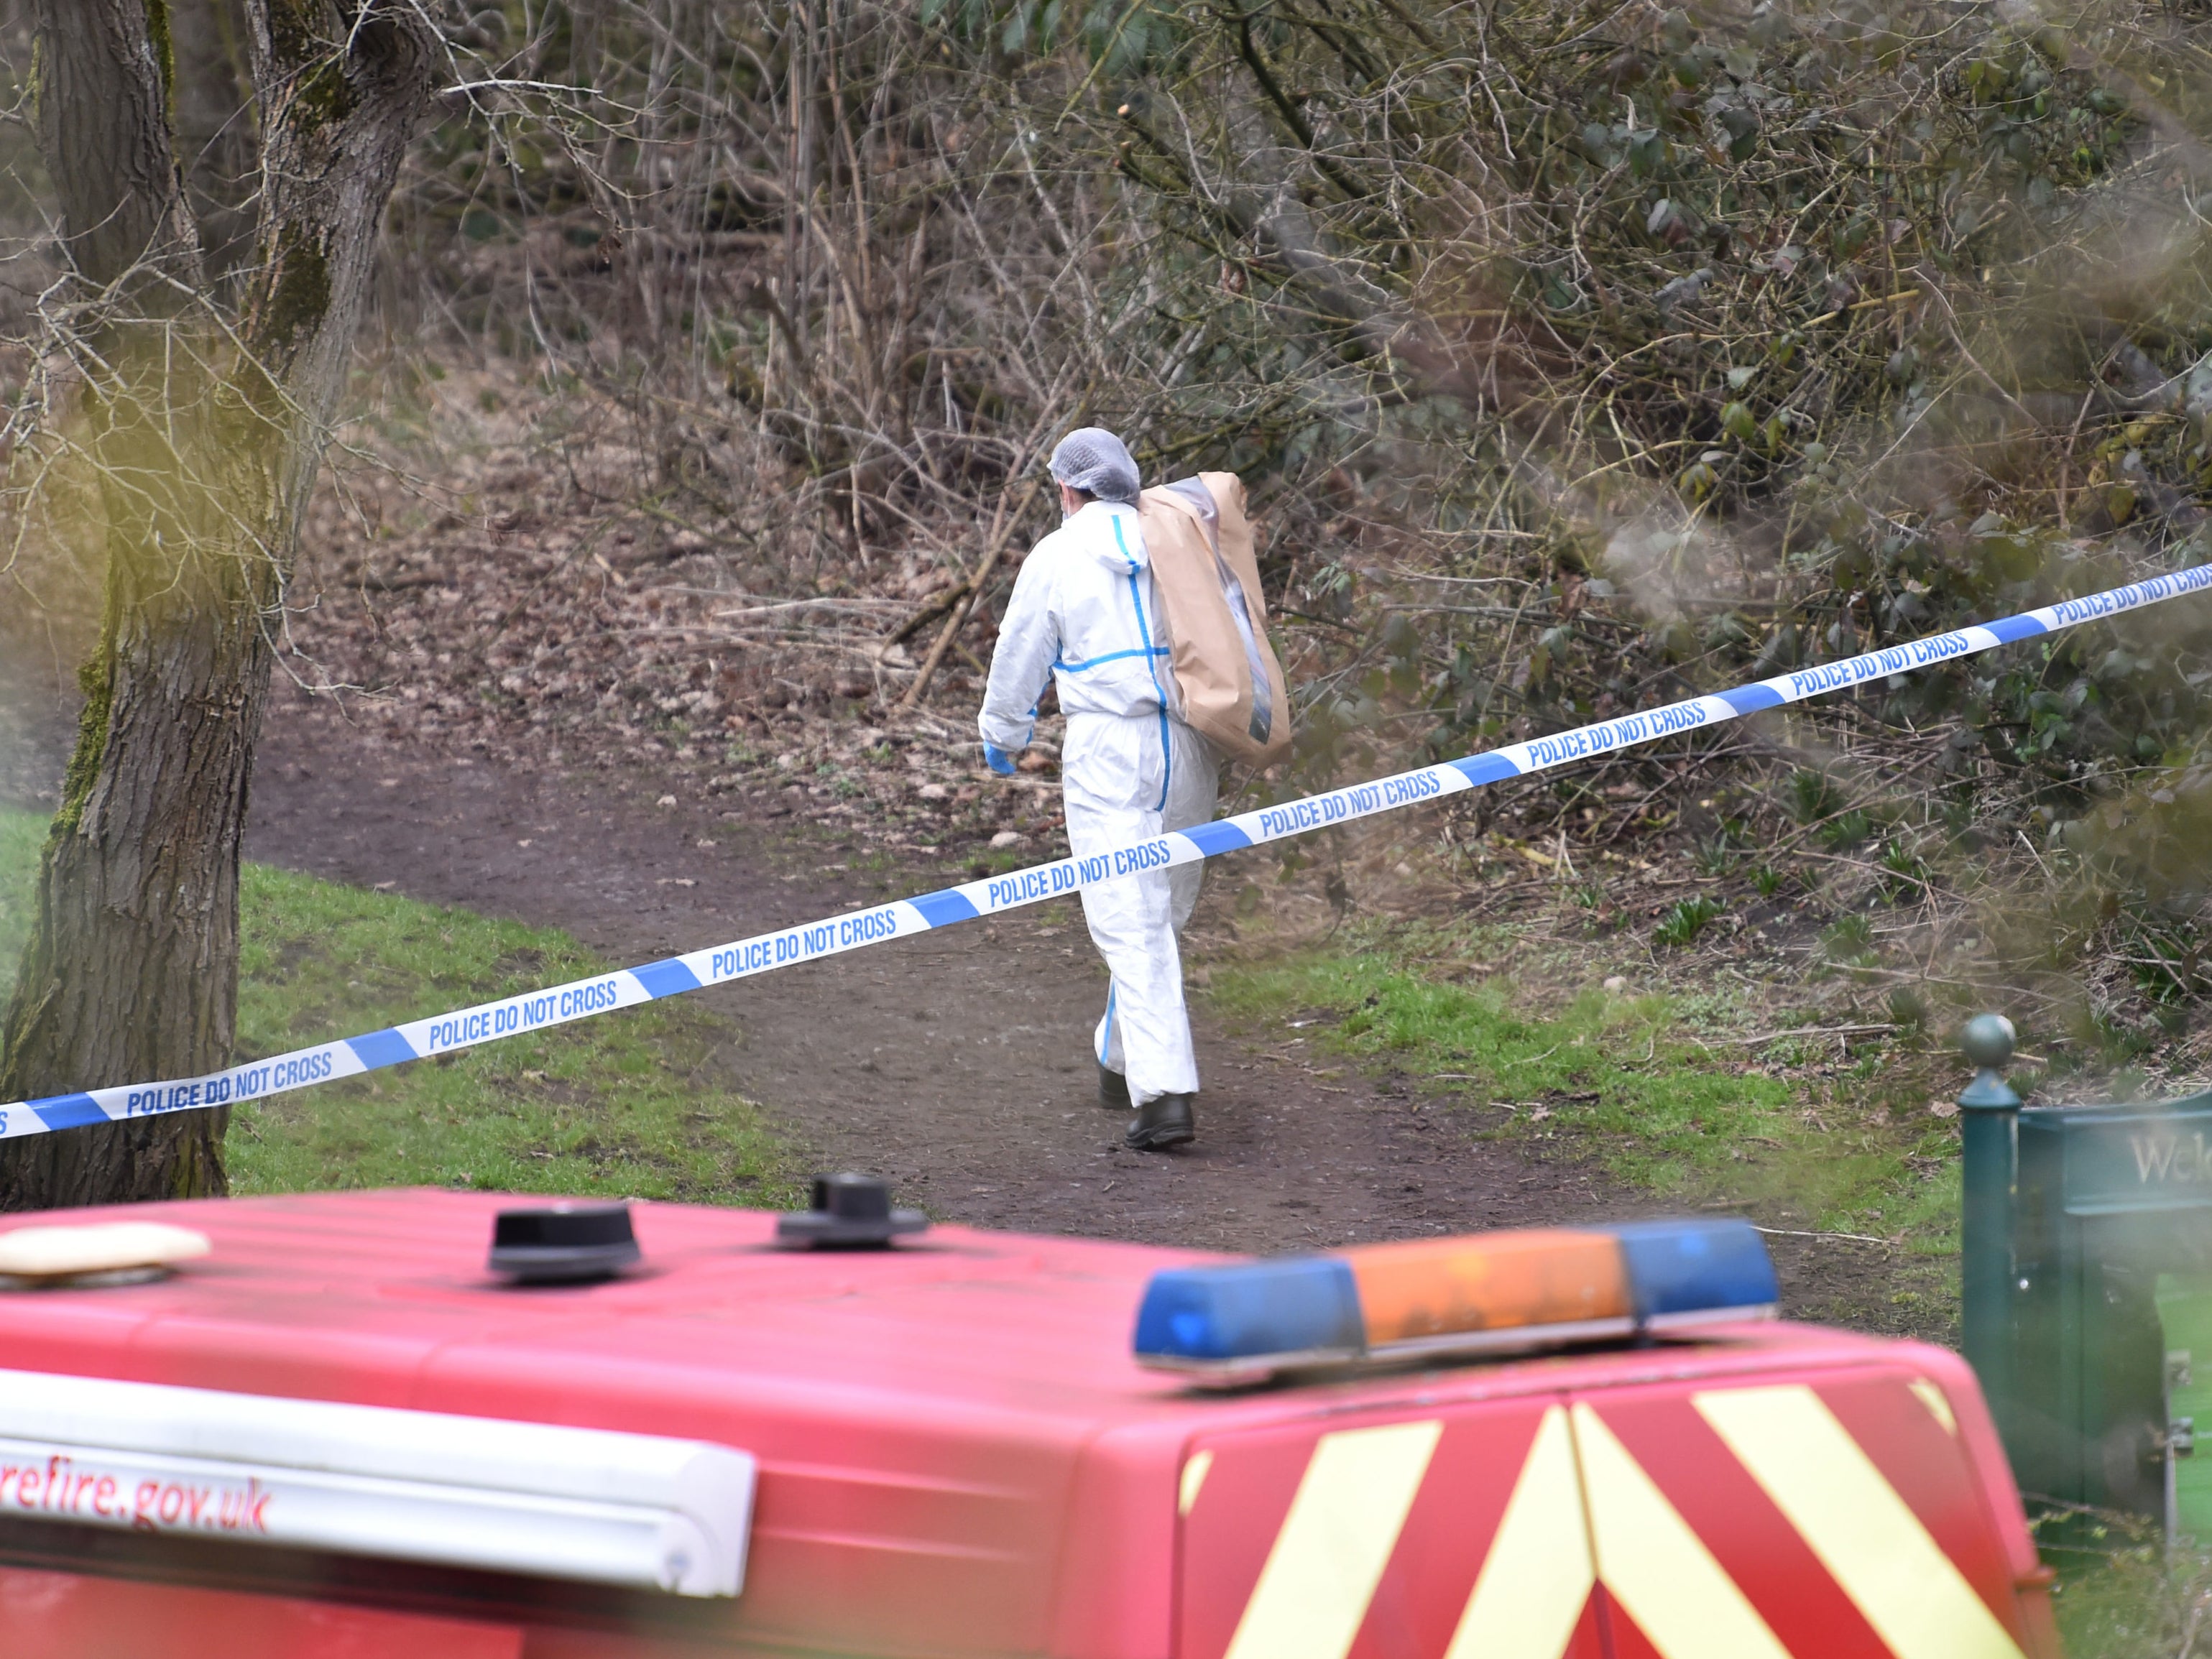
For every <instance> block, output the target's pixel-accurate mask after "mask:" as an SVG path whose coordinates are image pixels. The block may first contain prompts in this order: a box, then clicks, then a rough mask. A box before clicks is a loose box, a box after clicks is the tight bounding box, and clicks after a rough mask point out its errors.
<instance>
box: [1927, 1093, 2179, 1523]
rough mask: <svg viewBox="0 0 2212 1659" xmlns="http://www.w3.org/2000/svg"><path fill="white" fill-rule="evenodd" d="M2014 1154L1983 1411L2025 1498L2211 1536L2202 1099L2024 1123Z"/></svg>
mask: <svg viewBox="0 0 2212 1659" xmlns="http://www.w3.org/2000/svg"><path fill="white" fill-rule="evenodd" d="M2015 1146H2016V1157H2017V1174H2016V1177H2015V1182H2013V1184H2012V1195H2013V1203H2012V1206H2011V1212H2012V1213H2011V1226H2010V1228H2009V1233H2010V1237H2009V1241H2008V1243H2009V1250H2008V1255H2009V1271H2008V1274H2007V1275H2006V1277H2005V1279H2004V1280H2003V1281H2002V1284H2003V1288H2004V1293H2005V1295H2006V1297H2007V1300H2008V1303H2009V1306H2008V1307H2007V1308H2005V1309H2003V1310H2002V1325H2001V1328H2002V1330H2003V1331H2004V1332H2005V1335H2006V1338H2007V1340H2005V1342H2004V1343H2003V1346H2004V1349H2005V1350H2006V1352H2004V1353H2003V1355H2002V1364H2001V1365H1999V1366H1996V1367H1992V1368H1990V1370H1991V1371H1992V1372H1993V1373H1994V1374H1995V1376H1996V1377H1999V1378H2001V1379H2002V1391H2000V1390H1999V1389H1991V1390H1990V1392H1991V1396H1992V1397H1991V1402H1990V1403H1991V1407H1992V1409H1993V1410H1994V1411H1995V1413H1996V1417H1997V1421H1998V1426H1999V1429H2000V1431H2002V1434H2003V1436H2004V1440H2005V1444H2006V1449H2007V1450H2008V1452H2009V1453H2010V1455H2011V1456H2012V1461H2013V1469H2014V1473H2015V1475H2016V1476H2017V1477H2018V1479H2019V1481H2020V1485H2021V1491H2022V1492H2023V1493H2024V1494H2025V1495H2027V1497H2028V1498H2029V1499H2030V1501H2031V1502H2035V1501H2036V1500H2038V1499H2041V1500H2044V1501H2045V1504H2046V1505H2047V1506H2050V1507H2054V1508H2056V1509H2058V1510H2062V1511H2063V1510H2070V1508H2071V1507H2072V1506H2075V1505H2081V1506H2086V1507H2087V1508H2092V1509H2101V1510H2123V1511H2128V1512H2131V1513H2133V1514H2135V1515H2137V1516H2141V1517H2142V1518H2143V1519H2144V1520H2146V1521H2148V1522H2154V1523H2155V1524H2157V1525H2160V1526H2162V1527H2164V1528H2167V1529H2169V1530H2170V1531H2179V1532H2184V1533H2189V1534H2194V1535H2196V1536H2197V1537H2198V1538H2200V1539H2203V1540H2207V1541H2212V1455H2208V1460H2207V1462H2206V1463H2205V1464H2204V1465H2203V1467H2202V1468H2201V1469H2200V1468H2199V1466H2198V1465H2197V1462H2196V1461H2195V1459H2194V1457H2193V1455H2192V1454H2193V1449H2194V1443H2193V1430H2194V1425H2195V1423H2196V1422H2197V1421H2203V1422H2205V1423H2206V1424H2207V1426H2208V1428H2212V1092H2208V1093H2205V1094H2201V1095H2192V1096H2191V1097H2187V1098H2185V1099H2182V1100H2175V1101H2169V1102H2165V1103H2160V1104H2156V1105H2124V1106H2093V1107H2072V1108H2039V1109H2027V1110H2022V1111H2021V1112H2020V1113H2019V1114H2018V1124H2017V1135H2016V1142H2015ZM1972 1179H1973V1175H1972V1172H1971V1171H1970V1172H1969V1175H1968V1180H1969V1181H1970V1182H1971V1181H1972ZM1992 1282H1996V1281H1994V1280H1992ZM2200 1378H2201V1379H2202V1381H2201V1382H2200V1380H2199V1379H2200ZM1984 1381H1985V1385H1986V1384H1987V1383H1988V1382H1989V1381H1990V1377H1987V1376H1985V1379H1984ZM2200 1407H2202V1410H2201V1411H2200V1410H2199V1408H2200Z"/></svg>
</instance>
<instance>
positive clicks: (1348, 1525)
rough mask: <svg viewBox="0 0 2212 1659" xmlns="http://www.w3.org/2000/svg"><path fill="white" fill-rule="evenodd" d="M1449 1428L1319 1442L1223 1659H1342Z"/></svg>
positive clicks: (1433, 1425) (1425, 1426)
mask: <svg viewBox="0 0 2212 1659" xmlns="http://www.w3.org/2000/svg"><path fill="white" fill-rule="evenodd" d="M1443 1428H1444V1425H1443V1424H1442V1423H1439V1422H1434V1421H1431V1422H1426V1423H1391V1424H1388V1425H1384V1426H1383V1427H1381V1428H1375V1429H1344V1430H1340V1431H1338V1432H1337V1433H1334V1434H1325V1435H1323V1436H1322V1437H1321V1438H1320V1439H1319V1440H1317V1441H1316V1442H1315V1443H1314V1450H1313V1457H1312V1460H1311V1461H1310V1462H1308V1463H1307V1464H1306V1472H1305V1474H1304V1477H1303V1478H1302V1479H1301V1480H1299V1481H1298V1490H1297V1496H1296V1497H1294V1498H1291V1512H1290V1513H1289V1515H1287V1516H1285V1517H1284V1519H1283V1529H1282V1531H1280V1532H1279V1533H1277V1534H1275V1544H1274V1547H1273V1549H1271V1550H1270V1551H1268V1553H1267V1565H1266V1566H1264V1567H1262V1568H1261V1570H1260V1582H1259V1583H1257V1584H1256V1585H1255V1586H1254V1587H1253V1590H1252V1599H1251V1600H1250V1601H1248V1602H1246V1603H1245V1604H1244V1616H1243V1618H1242V1619H1240V1620H1237V1634H1236V1635H1235V1636H1233V1637H1231V1638H1230V1641H1229V1651H1228V1654H1227V1655H1226V1656H1225V1659H1344V1656H1345V1655H1346V1653H1348V1652H1350V1651H1351V1650H1352V1638H1354V1637H1355V1636H1357V1635H1358V1633H1359V1623H1360V1620H1363V1619H1364V1618H1366V1616H1367V1604H1368V1603H1369V1602H1370V1601H1373V1600H1374V1598H1375V1586H1376V1584H1377V1583H1380V1582H1381V1581H1382V1577H1383V1567H1384V1566H1385V1565H1387V1564H1388V1563H1389V1559H1390V1552H1391V1551H1392V1550H1394V1549H1395V1548H1396V1547H1397V1545H1398V1533H1399V1530H1400V1529H1401V1528H1403V1527H1404V1526H1405V1524H1406V1514H1407V1510H1411V1509H1412V1508H1413V1494H1414V1493H1415V1492H1419V1490H1420V1486H1421V1477H1422V1475H1423V1474H1426V1473H1427V1472H1428V1467H1429V1459H1430V1458H1431V1456H1432V1455H1435V1452H1436V1449H1437V1438H1438V1437H1440V1436H1441V1435H1442V1434H1443Z"/></svg>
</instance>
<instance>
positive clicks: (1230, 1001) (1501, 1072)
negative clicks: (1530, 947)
mask: <svg viewBox="0 0 2212 1659" xmlns="http://www.w3.org/2000/svg"><path fill="white" fill-rule="evenodd" d="M1487 943H1488V944H1489V945H1491V946H1492V947H1494V948H1491V949H1487V950H1484V951H1481V954H1483V955H1486V956H1491V957H1504V956H1510V954H1511V953H1512V951H1513V946H1512V945H1511V942H1510V941H1508V940H1502V939H1501V940H1491V941H1487ZM1436 945H1437V941H1436V940H1435V939H1428V938H1425V937H1422V938H1415V937H1413V936H1411V935H1408V934H1407V933H1402V932H1399V933H1394V932H1392V931H1390V930H1387V929H1385V930H1380V931H1378V932H1374V933H1368V934H1366V935H1365V936H1364V937H1363V938H1361V939H1358V940H1357V941H1355V944H1354V945H1353V948H1351V949H1348V950H1342V951H1325V952H1322V953H1319V954H1312V955H1308V956H1304V957H1298V958H1295V959H1293V960H1291V961H1290V962H1288V963H1278V964H1273V965H1269V966H1266V967H1237V966H1217V967H1216V968H1215V969H1214V970H1213V975H1212V989H1213V996H1214V1002H1215V1006H1217V1007H1218V1009H1219V1010H1220V1011H1221V1012H1223V1013H1224V1014H1225V1015H1226V1016H1227V1017H1228V1018H1230V1019H1231V1021H1232V1022H1236V1023H1239V1024H1243V1025H1245V1026H1247V1027H1248V1028H1253V1029H1257V1028H1262V1027H1272V1028H1273V1029H1274V1030H1281V1031H1284V1032H1285V1035H1286V1036H1287V1035H1292V1034H1291V1033H1289V1032H1288V1031H1287V1030H1286V1029H1285V1027H1286V1023H1287V1022H1288V1021H1290V1020H1291V1019H1292V1018H1298V1017H1305V1018H1313V1019H1314V1020H1315V1023H1314V1024H1310V1025H1306V1026H1304V1027H1302V1028H1300V1029H1299V1030H1297V1032H1296V1033H1295V1035H1297V1036H1304V1037H1305V1038H1307V1039H1308V1040H1309V1042H1310V1044H1312V1045H1313V1046H1316V1047H1318V1048H1321V1049H1322V1050H1323V1051H1325V1052H1326V1051H1334V1052H1336V1053H1339V1054H1344V1055H1346V1057H1348V1058H1350V1059H1352V1060H1354V1061H1356V1062H1359V1063H1363V1064H1365V1065H1367V1066H1371V1067H1373V1068H1375V1069H1377V1070H1395V1071H1399V1072H1402V1073H1407V1075H1408V1077H1409V1079H1410V1080H1411V1082H1412V1083H1413V1085H1414V1086H1416V1087H1422V1086H1424V1079H1427V1080H1428V1081H1427V1083H1426V1085H1425V1086H1426V1088H1427V1090H1428V1091H1429V1092H1431V1094H1433V1095H1434V1096H1435V1097H1437V1100H1438V1101H1439V1102H1440V1103H1446V1104H1447V1106H1448V1109H1458V1110H1461V1111H1463V1112H1464V1113H1465V1114H1466V1115H1467V1117H1468V1122H1469V1124H1470V1126H1471V1127H1475V1128H1477V1129H1480V1130H1482V1131H1485V1132H1490V1133H1498V1134H1500V1135H1503V1136H1506V1137H1513V1136H1528V1137H1536V1138H1542V1139H1552V1140H1557V1141H1562V1142H1565V1143H1566V1146H1567V1149H1568V1150H1571V1151H1580V1152H1587V1153H1588V1154H1589V1155H1591V1156H1594V1157H1595V1158H1596V1159H1597V1160H1598V1161H1599V1162H1600V1163H1601V1164H1602V1165H1603V1167H1604V1168H1605V1169H1606V1170H1607V1171H1608V1172H1609V1173H1610V1174H1612V1175H1613V1176H1614V1177H1615V1178H1617V1179H1618V1180H1620V1181H1621V1182H1624V1183H1625V1184H1629V1185H1632V1186H1636V1187H1639V1188H1645V1189H1648V1190H1650V1191H1651V1192H1654V1193H1656V1194H1661V1195H1663V1196H1666V1197H1669V1198H1674V1199H1677V1200H1681V1201H1684V1202H1686V1203H1698V1202H1705V1201H1711V1200H1723V1199H1724V1200H1733V1201H1735V1202H1737V1203H1740V1204H1743V1205H1746V1206H1751V1207H1753V1208H1756V1209H1760V1210H1762V1211H1764V1212H1765V1215H1766V1216H1771V1217H1776V1218H1786V1225H1793V1226H1800V1227H1808V1228H1816V1229H1819V1228H1826V1229H1831V1230H1836V1231H1852V1232H1866V1231H1872V1232H1875V1233H1879V1234H1881V1235H1882V1236H1883V1237H1899V1236H1902V1237H1904V1238H1905V1242H1906V1243H1907V1246H1908V1248H1909V1249H1911V1250H1912V1251H1913V1252H1914V1253H1915V1254H1919V1255H1944V1254H1948V1253H1949V1252H1951V1251H1953V1250H1954V1249H1955V1238H1954V1232H1953V1230H1954V1225H1955V1207H1956V1206H1955V1202H1954V1180H1955V1177H1954V1174H1953V1172H1952V1171H1951V1170H1950V1169H1949V1167H1948V1158H1949V1157H1950V1155H1951V1152H1952V1150H1953V1146H1954V1142H1953V1141H1952V1139H1951V1137H1950V1134H1949V1132H1948V1129H1947V1128H1945V1127H1943V1126H1942V1124H1941V1123H1940V1122H1939V1121H1936V1120H1932V1119H1929V1118H1927V1117H1925V1115H1924V1114H1922V1113H1917V1112H1916V1113H1914V1114H1912V1115H1911V1117H1910V1118H1909V1120H1908V1127H1902V1128H1899V1127H1898V1126H1896V1125H1894V1124H1893V1123H1891V1122H1889V1121H1887V1117H1886V1115H1884V1114H1883V1112H1882V1110H1881V1097H1882V1095H1883V1092H1884V1091H1883V1086H1882V1083H1881V1079H1880V1078H1878V1077H1877V1076H1876V1075H1875V1073H1876V1071H1877V1070H1878V1068H1879V1067H1880V1066H1881V1061H1880V1060H1872V1061H1869V1062H1865V1063H1863V1064H1862V1066H1859V1067H1857V1068H1856V1071H1855V1072H1854V1073H1852V1074H1850V1075H1847V1076H1845V1077H1844V1078H1840V1079H1833V1080H1832V1081H1823V1082H1822V1083H1821V1084H1820V1085H1819V1086H1817V1087H1816V1086H1815V1085H1813V1084H1812V1083H1811V1082H1809V1081H1808V1080H1805V1079H1798V1078H1793V1077H1790V1076H1788V1075H1787V1073H1788V1070H1789V1061H1790V1060H1791V1059H1792V1057H1793V1056H1792V1054H1791V1048H1792V1045H1791V1044H1790V1042H1789V1041H1788V1040H1787V1039H1784V1041H1782V1042H1777V1043H1772V1044H1769V1045H1767V1046H1766V1047H1765V1048H1764V1049H1763V1050H1756V1051H1755V1050H1753V1049H1751V1048H1743V1047H1735V1046H1730V1045H1729V1044H1728V1043H1727V1042H1724V1041H1719V1040H1715V1039H1717V1038H1719V1037H1721V1036H1722V1035H1723V1033H1722V1031H1721V1030H1720V1029H1719V1028H1720V1027H1721V1026H1722V1025H1723V1021H1721V1020H1720V1019H1718V1018H1717V1014H1718V1013H1719V1012H1722V1011H1720V1010H1717V1009H1716V1008H1714V1007H1712V1006H1701V1005H1704V1004H1705V1002H1706V1000H1705V999H1694V1000H1693V999H1686V998H1680V997H1673V996H1667V995H1656V994H1655V995H1644V996H1622V995H1612V994H1607V993H1606V992H1603V991H1601V990H1597V989H1595V988H1591V989H1587V990H1584V991H1582V992H1581V993H1580V994H1574V995H1571V996H1569V997H1566V998H1565V999H1564V1000H1558V999H1554V1000H1552V1001H1551V1004H1550V1006H1545V999H1544V998H1543V997H1542V995H1541V993H1539V992H1536V991H1531V990H1516V988H1515V985H1516V978H1517V977H1518V976H1517V975H1516V974H1514V973H1512V972H1507V971H1499V972H1497V973H1495V974H1493V975H1492V976H1491V977H1488V978H1486V979H1484V980H1482V981H1480V982H1478V983H1474V984H1472V985H1462V984H1453V983H1446V982H1442V981H1440V980H1439V979H1438V978H1437V977H1436V976H1435V971H1434V965H1433V964H1432V963H1431V964H1429V967H1430V971H1429V972H1426V973H1425V972H1424V971H1423V969H1424V965H1425V963H1424V959H1425V957H1427V956H1428V955H1430V954H1431V952H1433V951H1434V949H1435V947H1436ZM1461 945H1462V948H1465V945H1466V941H1464V940H1462V941H1461ZM1363 947H1364V948H1363ZM1532 976H1533V975H1532ZM1764 1012H1765V1016H1766V1017H1767V1018H1771V1017H1772V1012H1773V1011H1771V1010H1766V1011H1764ZM1699 1036H1705V1037H1706V1038H1707V1039H1708V1040H1709V1042H1710V1046H1708V1044H1707V1043H1701V1042H1699V1041H1698V1040H1697V1039H1698V1038H1699ZM1754 1052H1756V1053H1758V1054H1759V1058H1760V1059H1761V1060H1762V1061H1763V1062H1765V1063H1764V1064H1762V1065H1761V1066H1759V1067H1757V1068H1754V1067H1753V1066H1751V1065H1750V1064H1748V1063H1747V1060H1748V1057H1749V1056H1750V1055H1752V1054H1753V1053H1754ZM1828 1052H1830V1053H1832V1050H1830V1051H1828ZM1777 1072H1779V1073H1784V1075H1780V1076H1778V1075H1771V1074H1770V1073H1777ZM1508 1106H1510V1108H1511V1109H1510V1111H1509V1110H1506V1109H1504V1108H1506V1107H1508ZM1854 1106H1855V1108H1856V1110H1855V1111H1854V1110H1853V1107H1854ZM1918 1124H1925V1125H1926V1126H1927V1127H1924V1128H1923V1127H1917V1125H1918Z"/></svg>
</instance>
